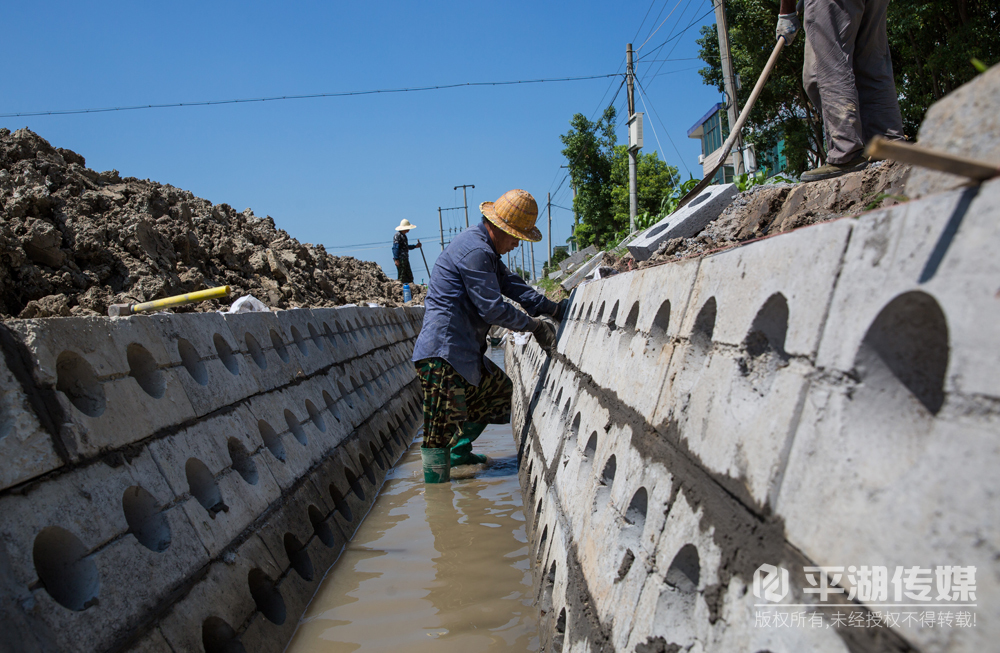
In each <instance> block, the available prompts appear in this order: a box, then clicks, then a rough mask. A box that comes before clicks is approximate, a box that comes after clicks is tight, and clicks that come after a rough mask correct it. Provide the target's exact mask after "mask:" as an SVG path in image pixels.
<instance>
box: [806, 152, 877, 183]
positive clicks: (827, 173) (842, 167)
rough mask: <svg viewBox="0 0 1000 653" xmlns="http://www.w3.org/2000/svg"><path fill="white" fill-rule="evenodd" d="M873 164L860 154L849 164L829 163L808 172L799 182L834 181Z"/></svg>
mask: <svg viewBox="0 0 1000 653" xmlns="http://www.w3.org/2000/svg"><path fill="white" fill-rule="evenodd" d="M869 163H871V162H870V161H869V160H868V159H867V158H866V157H864V156H863V155H861V154H859V155H858V156H856V157H854V158H853V159H851V160H850V161H848V162H847V163H827V164H826V165H822V166H820V167H818V168H814V169H813V170H806V171H805V172H803V173H802V175H801V176H800V177H799V181H803V182H809V181H819V180H821V179H833V178H834V177H839V176H840V175H846V174H847V173H849V172H858V171H859V170H864V169H865V168H867V167H868V164H869Z"/></svg>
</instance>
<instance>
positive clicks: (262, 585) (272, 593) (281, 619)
mask: <svg viewBox="0 0 1000 653" xmlns="http://www.w3.org/2000/svg"><path fill="white" fill-rule="evenodd" d="M247 584H249V585H250V596H252V597H253V602H254V603H255V604H256V606H257V610H258V611H259V612H260V613H261V614H262V615H264V617H266V618H267V620H268V621H270V622H271V623H273V624H276V625H278V626H280V625H281V624H283V623H285V617H286V614H285V600H284V599H283V598H281V592H279V591H278V588H277V587H275V586H274V581H273V580H271V577H270V576H268V575H267V574H265V573H264V572H263V571H261V570H260V569H257V568H256V567H255V568H253V569H251V570H250V573H249V574H247Z"/></svg>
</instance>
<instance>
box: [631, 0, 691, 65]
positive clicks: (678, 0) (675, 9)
mask: <svg viewBox="0 0 1000 653" xmlns="http://www.w3.org/2000/svg"><path fill="white" fill-rule="evenodd" d="M683 1H684V0H677V4H675V5H674V8H673V9H671V10H670V13H669V14H667V17H666V18H664V19H663V23H666V22H667V21H668V20H670V17H671V16H673V15H674V12H675V11H677V7H679V6H681V2H683ZM689 1H690V0H689ZM664 6H666V5H664ZM657 18H659V16H657ZM663 23H660V24H659V25H657V27H656V29H655V30H653V33H652V34H650V35H649V36H647V37H646V40H645V41H643V42H642V45H646V44H647V43H649V39H651V38H653V37H654V36H655V35H656V33H657V32H659V31H660V28H661V27H663ZM642 45H640V46H639V47H638V48H636V50H635V51H636V52H638V51H639V50H641V49H642Z"/></svg>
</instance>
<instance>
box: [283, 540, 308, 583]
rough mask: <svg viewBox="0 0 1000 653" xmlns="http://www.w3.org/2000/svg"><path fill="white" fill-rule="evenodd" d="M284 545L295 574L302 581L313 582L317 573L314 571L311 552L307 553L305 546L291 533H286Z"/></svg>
mask: <svg viewBox="0 0 1000 653" xmlns="http://www.w3.org/2000/svg"><path fill="white" fill-rule="evenodd" d="M284 545H285V555H287V556H288V562H289V563H290V564H291V565H292V569H294V570H295V573H297V574H298V575H299V577H300V578H302V580H312V579H313V576H314V575H315V573H314V571H313V563H312V560H310V559H309V552H308V551H306V547H305V545H303V544H302V542H300V541H299V538H297V537H295V536H294V535H292V534H291V533H285V537H284Z"/></svg>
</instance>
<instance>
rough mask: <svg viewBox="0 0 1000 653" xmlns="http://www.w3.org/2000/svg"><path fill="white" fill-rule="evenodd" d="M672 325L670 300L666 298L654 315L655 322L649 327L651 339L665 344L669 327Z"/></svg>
mask: <svg viewBox="0 0 1000 653" xmlns="http://www.w3.org/2000/svg"><path fill="white" fill-rule="evenodd" d="M669 326H670V300H669V299H667V300H664V301H663V303H662V304H660V308H658V309H657V310H656V315H655V316H653V324H652V325H651V326H650V327H649V337H650V339H651V340H653V341H655V342H657V343H659V344H663V343H664V342H666V340H667V328H668V327H669Z"/></svg>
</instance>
